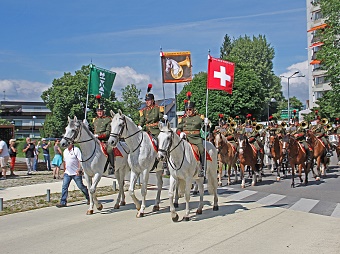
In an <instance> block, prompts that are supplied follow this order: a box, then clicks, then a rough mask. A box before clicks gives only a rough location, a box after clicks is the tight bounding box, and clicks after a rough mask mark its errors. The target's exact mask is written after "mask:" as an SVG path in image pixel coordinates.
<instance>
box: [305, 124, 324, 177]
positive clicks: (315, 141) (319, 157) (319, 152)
mask: <svg viewBox="0 0 340 254" xmlns="http://www.w3.org/2000/svg"><path fill="white" fill-rule="evenodd" d="M307 140H309V142H310V143H311V145H312V147H313V150H314V152H313V158H314V159H315V161H316V174H315V172H314V169H313V166H312V167H311V168H312V172H313V177H314V178H315V179H316V180H320V165H321V163H322V164H323V167H322V169H321V174H322V175H323V176H325V175H326V170H327V166H328V164H329V161H330V160H329V158H328V157H326V147H325V145H324V143H323V142H322V141H321V139H320V138H317V137H316V136H315V134H314V133H313V132H311V131H308V132H307Z"/></svg>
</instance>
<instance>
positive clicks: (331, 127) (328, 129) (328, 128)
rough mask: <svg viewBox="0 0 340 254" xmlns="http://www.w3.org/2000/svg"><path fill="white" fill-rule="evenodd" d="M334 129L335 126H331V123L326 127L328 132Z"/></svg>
mask: <svg viewBox="0 0 340 254" xmlns="http://www.w3.org/2000/svg"><path fill="white" fill-rule="evenodd" d="M332 129H333V125H332V124H331V123H328V124H327V125H326V130H327V131H331V130H332Z"/></svg>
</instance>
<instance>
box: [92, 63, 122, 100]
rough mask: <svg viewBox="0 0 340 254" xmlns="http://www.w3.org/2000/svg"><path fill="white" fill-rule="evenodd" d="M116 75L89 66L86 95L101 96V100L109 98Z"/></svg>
mask: <svg viewBox="0 0 340 254" xmlns="http://www.w3.org/2000/svg"><path fill="white" fill-rule="evenodd" d="M115 78H116V73H115V72H112V71H109V70H105V69H102V68H98V67H96V66H94V65H92V66H91V70H90V80H89V90H88V94H93V95H97V94H101V96H102V97H103V98H107V99H108V98H109V97H110V93H111V89H112V86H113V82H114V80H115Z"/></svg>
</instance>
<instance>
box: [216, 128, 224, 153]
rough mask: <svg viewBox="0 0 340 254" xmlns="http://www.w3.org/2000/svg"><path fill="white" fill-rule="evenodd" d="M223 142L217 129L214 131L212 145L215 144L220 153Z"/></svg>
mask: <svg viewBox="0 0 340 254" xmlns="http://www.w3.org/2000/svg"><path fill="white" fill-rule="evenodd" d="M223 143H224V141H223V137H222V133H221V132H219V131H216V132H215V133H214V145H215V147H216V149H217V152H218V153H220V150H221V148H222V146H223Z"/></svg>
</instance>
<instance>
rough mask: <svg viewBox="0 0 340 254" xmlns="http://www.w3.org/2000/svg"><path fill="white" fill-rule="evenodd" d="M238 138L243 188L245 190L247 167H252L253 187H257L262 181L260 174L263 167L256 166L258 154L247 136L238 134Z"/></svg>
mask: <svg viewBox="0 0 340 254" xmlns="http://www.w3.org/2000/svg"><path fill="white" fill-rule="evenodd" d="M236 138H237V140H238V159H239V161H240V175H241V187H242V188H245V178H244V170H245V167H246V165H247V166H250V167H251V170H252V176H253V179H252V183H251V185H252V186H255V185H256V182H257V180H258V181H259V182H261V181H262V176H261V172H260V169H261V165H259V164H256V162H257V154H256V150H255V147H253V146H252V145H250V143H249V141H248V138H247V136H246V134H237V135H236ZM262 155H263V154H262ZM262 157H263V156H262Z"/></svg>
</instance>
